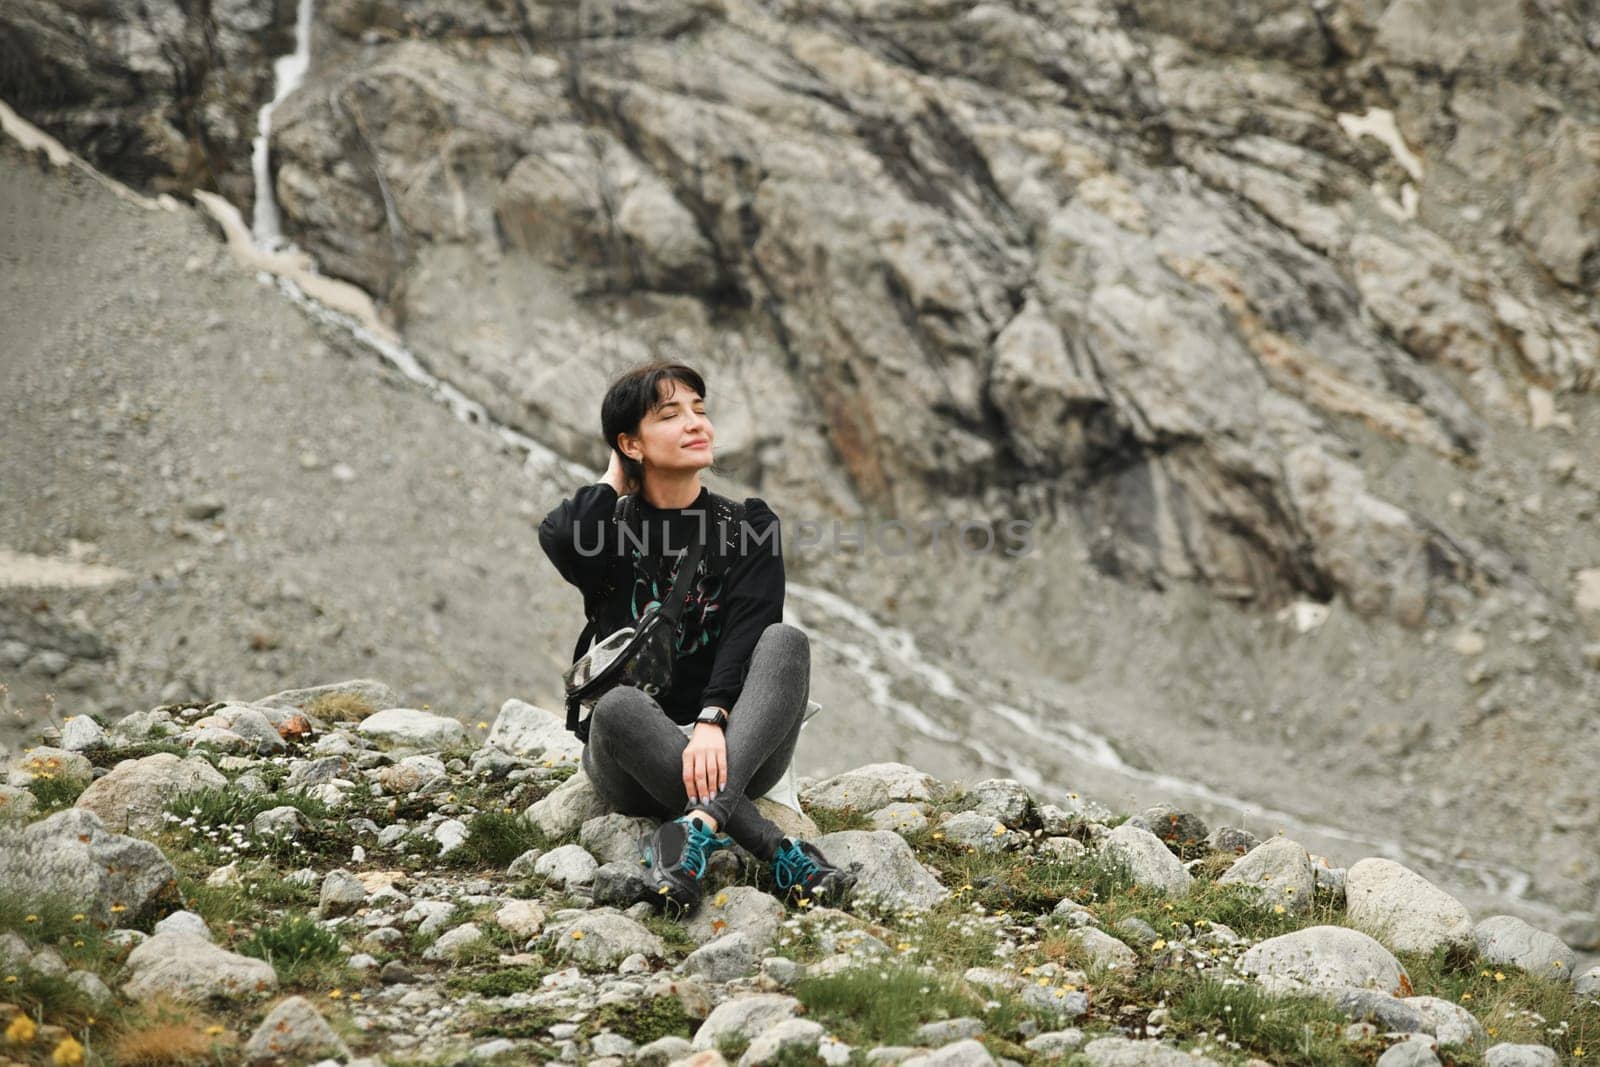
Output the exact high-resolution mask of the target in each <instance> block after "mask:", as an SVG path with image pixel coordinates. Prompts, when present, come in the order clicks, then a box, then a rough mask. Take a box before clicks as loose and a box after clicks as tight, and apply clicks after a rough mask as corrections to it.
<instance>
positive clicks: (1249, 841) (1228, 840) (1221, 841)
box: [1206, 826, 1261, 856]
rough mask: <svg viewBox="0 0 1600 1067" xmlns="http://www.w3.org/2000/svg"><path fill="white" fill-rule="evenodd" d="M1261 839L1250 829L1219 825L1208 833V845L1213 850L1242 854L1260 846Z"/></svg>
mask: <svg viewBox="0 0 1600 1067" xmlns="http://www.w3.org/2000/svg"><path fill="white" fill-rule="evenodd" d="M1260 844H1261V839H1260V838H1259V837H1257V836H1256V835H1255V834H1253V833H1251V832H1250V831H1249V830H1241V829H1239V828H1238V827H1234V826H1219V827H1217V828H1216V829H1215V830H1212V831H1211V832H1210V833H1209V834H1207V835H1206V847H1207V848H1209V849H1210V850H1211V851H1213V852H1233V853H1236V854H1238V855H1240V856H1242V855H1244V854H1245V853H1247V852H1249V851H1250V850H1251V849H1253V848H1256V847H1258V846H1259V845H1260Z"/></svg>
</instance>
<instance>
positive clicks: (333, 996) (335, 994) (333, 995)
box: [328, 989, 344, 1000]
mask: <svg viewBox="0 0 1600 1067" xmlns="http://www.w3.org/2000/svg"><path fill="white" fill-rule="evenodd" d="M342 996H344V990H342V989H330V990H328V999H329V1000H338V999H339V998H340V997H342Z"/></svg>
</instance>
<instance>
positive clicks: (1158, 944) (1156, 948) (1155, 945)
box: [1150, 937, 1167, 952]
mask: <svg viewBox="0 0 1600 1067" xmlns="http://www.w3.org/2000/svg"><path fill="white" fill-rule="evenodd" d="M1166 947H1167V942H1166V940H1165V939H1164V938H1160V937H1158V938H1156V939H1155V940H1154V941H1152V942H1150V951H1151V952H1160V951H1161V950H1162V949H1164V948H1166Z"/></svg>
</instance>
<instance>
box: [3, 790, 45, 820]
mask: <svg viewBox="0 0 1600 1067" xmlns="http://www.w3.org/2000/svg"><path fill="white" fill-rule="evenodd" d="M38 806H39V801H38V800H37V799H36V798H35V797H34V795H33V794H32V793H30V792H29V791H28V790H26V789H24V788H22V787H21V786H16V785H0V821H3V822H25V821H27V819H28V817H29V816H30V815H32V814H33V809H34V808H36V807H38Z"/></svg>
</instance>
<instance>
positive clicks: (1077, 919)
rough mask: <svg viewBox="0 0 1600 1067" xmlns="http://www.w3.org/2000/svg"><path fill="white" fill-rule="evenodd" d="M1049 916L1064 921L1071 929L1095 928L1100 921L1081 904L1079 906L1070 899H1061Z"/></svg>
mask: <svg viewBox="0 0 1600 1067" xmlns="http://www.w3.org/2000/svg"><path fill="white" fill-rule="evenodd" d="M1050 914H1051V916H1052V917H1054V918H1057V919H1065V920H1066V922H1067V925H1068V926H1071V927H1080V926H1096V925H1098V924H1099V922H1100V920H1099V919H1098V918H1096V917H1095V914H1094V912H1092V911H1090V910H1089V909H1088V908H1086V907H1084V906H1083V905H1082V904H1079V903H1078V902H1077V901H1075V900H1073V899H1072V898H1071V897H1063V898H1062V899H1061V901H1060V902H1059V903H1058V904H1056V906H1055V907H1054V908H1052V909H1051V911H1050Z"/></svg>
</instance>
